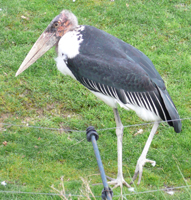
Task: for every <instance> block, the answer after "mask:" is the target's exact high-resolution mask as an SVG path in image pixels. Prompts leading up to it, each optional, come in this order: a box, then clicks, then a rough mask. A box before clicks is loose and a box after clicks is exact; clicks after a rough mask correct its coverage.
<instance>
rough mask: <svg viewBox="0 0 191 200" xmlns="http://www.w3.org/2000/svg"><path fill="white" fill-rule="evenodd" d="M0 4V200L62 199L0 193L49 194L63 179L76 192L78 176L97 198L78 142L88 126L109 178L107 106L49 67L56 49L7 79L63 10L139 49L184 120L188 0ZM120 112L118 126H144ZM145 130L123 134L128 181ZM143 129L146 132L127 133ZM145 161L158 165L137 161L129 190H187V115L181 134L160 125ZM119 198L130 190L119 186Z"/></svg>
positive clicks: (190, 163) (183, 193) (94, 176)
mask: <svg viewBox="0 0 191 200" xmlns="http://www.w3.org/2000/svg"><path fill="white" fill-rule="evenodd" d="M0 8H1V9H2V10H0V182H2V181H6V183H7V185H6V186H3V185H0V199H42V200H45V199H48V200H49V199H60V197H59V196H48V195H43V194H41V195H40V194H16V193H3V192H2V191H21V192H32V193H52V192H53V193H55V191H53V190H52V189H51V185H54V187H55V188H58V189H61V185H60V183H61V181H60V177H62V176H64V184H65V190H66V194H73V195H79V194H81V193H82V192H81V190H85V188H84V186H83V183H82V181H81V177H83V178H85V179H87V180H88V181H89V182H90V183H89V185H90V187H91V190H92V192H93V194H94V195H95V196H100V195H101V191H102V189H103V185H96V184H97V183H101V178H100V176H99V170H98V167H97V162H96V159H95V156H94V152H93V147H92V145H91V143H88V142H87V141H86V134H85V130H86V128H87V127H88V126H89V125H92V126H94V127H95V128H96V129H97V130H100V131H98V133H99V136H100V138H99V140H98V147H99V150H100V154H101V157H102V162H103V164H104V168H105V172H106V174H107V175H109V176H112V177H116V174H117V146H116V135H115V129H109V130H102V129H107V128H111V127H115V121H114V116H113V111H112V109H111V108H110V107H108V106H107V105H105V104H104V103H103V102H101V101H100V100H98V99H97V98H96V97H94V96H93V94H91V93H90V92H89V91H88V90H87V89H85V88H84V87H83V86H82V85H80V84H79V83H77V82H75V81H73V80H72V79H71V78H70V77H66V76H63V75H62V74H60V72H58V71H57V69H56V65H55V61H54V57H56V54H55V52H54V49H52V50H50V51H49V52H47V53H46V54H45V55H44V56H43V57H42V58H40V59H39V60H38V61H37V62H36V63H34V64H33V65H32V66H31V67H30V68H29V69H27V70H26V71H25V72H24V73H22V74H21V75H20V76H18V77H15V73H16V71H17V69H18V68H19V66H20V64H21V63H22V61H23V60H24V58H25V56H26V54H27V53H28V51H29V50H30V48H31V47H32V45H33V44H34V42H35V41H36V40H37V38H38V37H39V36H40V34H41V33H42V32H43V31H44V29H45V28H46V27H47V25H48V24H49V23H50V21H51V20H52V19H53V18H54V17H55V16H56V15H58V14H59V13H60V11H61V10H62V9H68V10H71V11H72V12H73V13H74V14H75V15H76V16H77V17H78V21H79V24H86V25H92V26H95V27H97V28H99V29H102V30H104V31H106V32H108V33H110V34H112V35H114V36H116V37H118V38H120V39H122V40H124V41H125V42H127V43H130V44H132V45H133V46H135V47H136V48H138V49H139V50H141V51H142V52H144V53H145V54H146V55H147V56H148V57H149V58H150V59H151V60H152V61H153V63H154V65H155V67H156V69H157V70H158V72H159V73H160V74H161V76H162V78H163V79H164V81H165V83H166V86H167V89H168V91H169V93H170V95H171V97H172V99H173V101H174V103H175V105H176V107H177V109H178V111H179V114H180V117H181V118H190V117H191V64H190V63H191V50H190V47H191V27H190V25H191V15H190V13H191V2H190V1H189V0H188V1H175V0H173V1H172V0H164V1H157V0H153V1H149V0H147V1H141V0H137V1H133V0H130V1H127V0H115V1H114V2H111V1H109V0H76V2H73V1H72V0H66V1H61V0H54V1H51V0H32V1H26V0H19V1H18V0H12V1H10V0H8V1H4V0H0ZM119 112H120V116H121V119H122V122H123V124H124V126H126V125H134V124H142V123H145V122H143V121H142V120H141V119H139V118H138V117H137V116H136V114H135V113H133V112H128V111H125V110H123V109H121V108H119ZM2 123H4V124H2ZM5 124H14V125H22V127H21V126H14V125H5ZM30 126H32V127H30ZM35 127H48V128H57V129H66V130H68V131H67V132H66V131H65V132H64V131H62V130H59V131H58V130H51V129H40V128H35ZM151 127H152V125H151V124H148V125H142V126H133V127H127V128H125V129H124V139H123V173H124V177H125V179H126V181H127V182H130V181H131V177H132V176H133V174H134V170H135V166H136V162H137V159H138V158H139V156H140V154H141V152H142V149H143V147H144V144H145V142H146V140H147V138H148V135H149V133H150V130H151ZM141 128H142V129H143V131H144V134H140V135H137V136H134V134H135V133H136V132H137V131H138V130H139V129H141ZM70 130H75V131H70ZM5 141H6V142H7V144H6V145H5ZM147 157H148V158H150V159H153V160H155V161H156V166H155V167H152V166H151V165H149V164H146V165H145V167H144V171H143V177H142V182H141V184H140V185H139V186H137V185H136V181H135V185H134V187H135V190H136V191H137V192H143V191H150V190H158V189H162V188H166V187H178V186H187V185H191V119H186V120H183V121H182V132H181V133H179V134H177V133H175V132H174V131H173V128H171V127H169V126H168V125H167V124H165V123H163V124H161V125H160V127H159V129H158V132H157V134H156V135H155V137H154V140H153V142H152V144H151V148H150V150H149V152H148V156H147ZM123 193H124V194H131V193H130V192H129V191H128V189H127V188H125V187H124V188H123ZM119 194H120V189H119V188H117V189H115V190H114V195H119ZM190 198H191V189H190V187H186V188H182V189H176V190H175V194H174V195H172V196H171V195H169V194H167V193H166V192H163V191H160V190H159V191H157V192H150V193H142V194H137V195H135V194H134V195H131V196H127V199H181V200H182V199H190ZM72 199H78V197H73V198H72ZM82 199H86V198H85V197H84V198H82ZM98 199H99V198H98ZM113 199H119V197H115V198H113Z"/></svg>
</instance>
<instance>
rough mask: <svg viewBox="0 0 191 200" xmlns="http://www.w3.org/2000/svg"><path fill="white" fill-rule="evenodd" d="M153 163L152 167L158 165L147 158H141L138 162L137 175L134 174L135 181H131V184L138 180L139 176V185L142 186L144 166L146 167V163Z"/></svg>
mask: <svg viewBox="0 0 191 200" xmlns="http://www.w3.org/2000/svg"><path fill="white" fill-rule="evenodd" d="M147 162H148V163H151V165H152V166H153V167H154V166H155V165H156V162H155V161H153V160H148V159H146V158H142V157H140V158H139V159H138V161H137V165H136V168H135V173H134V176H133V179H132V181H131V183H130V184H132V183H133V182H134V180H135V179H136V178H137V176H138V175H139V180H138V182H137V185H139V184H140V182H141V178H142V173H143V166H144V165H145V163H147Z"/></svg>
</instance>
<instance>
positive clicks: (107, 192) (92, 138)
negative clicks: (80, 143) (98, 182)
mask: <svg viewBox="0 0 191 200" xmlns="http://www.w3.org/2000/svg"><path fill="white" fill-rule="evenodd" d="M86 136H87V140H88V142H92V144H93V148H94V152H95V156H96V160H97V164H98V167H99V171H100V174H101V178H102V182H103V186H104V189H103V190H102V199H104V200H105V199H106V198H107V199H108V200H111V199H112V196H113V191H112V190H111V189H110V188H109V187H108V184H107V179H106V175H105V172H104V168H103V165H102V161H101V157H100V154H99V149H98V146H97V142H96V140H98V138H99V136H98V133H97V132H96V130H95V129H94V127H93V126H90V127H88V128H87V129H86Z"/></svg>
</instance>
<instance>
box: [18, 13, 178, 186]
mask: <svg viewBox="0 0 191 200" xmlns="http://www.w3.org/2000/svg"><path fill="white" fill-rule="evenodd" d="M53 46H56V52H57V54H58V57H57V58H56V59H55V60H56V63H57V68H58V70H59V71H60V72H61V73H63V74H64V75H69V76H71V77H72V78H73V79H75V80H77V81H79V82H80V83H81V84H82V85H84V86H85V87H86V88H87V89H89V90H90V91H91V92H92V93H93V94H95V95H96V96H97V97H98V98H100V99H101V100H103V101H104V102H105V103H106V104H108V105H109V106H111V107H112V108H113V111H114V117H115V121H116V135H117V151H118V175H117V179H112V178H109V179H110V180H111V181H110V182H109V184H113V185H115V186H114V187H117V186H120V187H122V185H123V184H124V185H126V186H127V187H130V186H129V184H127V182H126V181H125V180H124V178H123V174H122V138H123V125H122V123H121V119H120V117H119V114H118V110H117V105H118V104H119V105H120V106H121V107H123V108H125V109H127V110H133V111H135V112H136V114H137V115H138V116H139V117H140V118H142V119H143V120H146V121H154V125H153V128H152V130H151V132H150V135H149V138H148V140H147V142H146V144H145V147H144V149H143V152H142V154H141V156H140V157H139V159H138V161H137V165H136V169H135V173H134V176H133V180H132V181H134V180H135V179H136V177H137V176H138V175H139V180H138V184H139V183H140V181H141V177H142V171H143V166H144V164H145V163H146V162H150V163H151V164H152V165H153V166H154V165H155V161H152V160H148V159H147V158H146V155H147V152H148V150H149V147H150V144H151V141H152V139H153V136H154V134H155V133H156V130H157V128H158V126H159V122H160V121H161V120H164V121H168V124H169V125H170V126H173V127H174V130H175V132H177V133H179V132H180V131H181V121H180V117H179V115H178V112H177V110H176V107H175V105H174V103H173V101H172V99H171V97H170V95H169V94H168V92H167V90H166V87H165V85H164V81H163V79H162V78H161V76H160V75H159V73H158V72H157V70H156V69H155V67H154V65H153V63H152V62H151V61H150V59H149V58H148V57H147V56H146V55H144V54H143V53H142V52H141V51H139V50H138V49H136V48H135V47H133V46H131V45H130V44H127V43H125V42H123V41H122V40H120V39H118V38H116V37H114V36H112V35H110V34H108V33H106V32H104V31H102V30H99V29H97V28H95V27H92V26H84V25H78V21H77V18H76V16H75V15H74V14H73V13H71V12H70V11H68V10H63V11H62V12H61V13H60V14H59V15H58V16H56V17H55V18H54V19H53V20H52V22H51V23H50V24H49V25H48V27H47V28H46V29H45V31H44V32H43V33H42V34H41V36H40V37H39V38H38V40H37V41H36V43H35V44H34V45H33V47H32V49H31V50H30V52H29V53H28V55H27V56H26V58H25V60H24V61H23V63H22V64H21V66H20V68H19V69H18V71H17V73H16V76H17V75H19V74H20V73H21V72H23V71H24V70H25V69H27V68H28V67H29V66H30V65H32V64H33V63H34V62H35V61H36V60H37V59H38V58H40V57H41V56H42V55H43V54H44V53H45V52H47V51H48V50H49V49H50V48H51V47H53ZM169 120H170V121H169Z"/></svg>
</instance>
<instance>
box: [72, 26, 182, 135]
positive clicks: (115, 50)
mask: <svg viewBox="0 0 191 200" xmlns="http://www.w3.org/2000/svg"><path fill="white" fill-rule="evenodd" d="M82 35H83V42H82V43H81V46H80V49H79V51H80V53H79V54H78V55H77V56H76V57H75V58H73V59H68V67H69V68H70V70H71V71H72V73H73V74H74V76H75V77H76V79H77V80H78V81H79V82H80V83H82V84H83V85H84V86H85V87H87V88H88V89H89V90H92V91H95V92H100V93H102V94H105V95H108V96H111V97H114V98H115V99H117V100H118V101H120V102H122V103H124V104H133V105H135V106H139V107H144V108H146V109H147V110H150V111H151V112H154V113H155V114H156V115H157V116H160V117H161V119H163V120H173V119H179V115H178V113H177V110H176V108H175V106H174V104H173V102H172V100H171V98H170V96H169V94H168V92H167V91H166V88H165V85H164V81H163V80H162V78H161V76H160V75H159V73H158V72H157V71H156V69H155V67H154V65H153V64H152V62H151V61H150V59H149V58H148V57H147V56H145V55H144V54H143V53H142V52H140V51H139V50H137V49H136V48H134V47H132V46H131V45H129V44H127V43H125V42H123V41H121V40H119V39H118V38H115V37H114V36H112V35H110V34H108V33H106V32H104V31H101V30H99V29H96V28H94V27H90V26H86V27H85V30H84V31H82ZM168 123H169V125H171V126H173V127H174V129H175V131H176V132H180V130H181V122H180V120H179V121H175V122H168Z"/></svg>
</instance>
